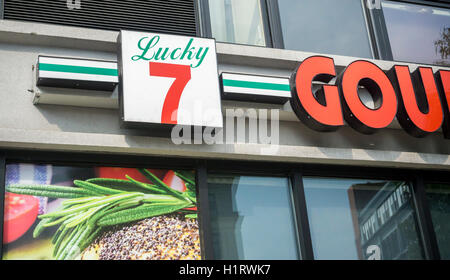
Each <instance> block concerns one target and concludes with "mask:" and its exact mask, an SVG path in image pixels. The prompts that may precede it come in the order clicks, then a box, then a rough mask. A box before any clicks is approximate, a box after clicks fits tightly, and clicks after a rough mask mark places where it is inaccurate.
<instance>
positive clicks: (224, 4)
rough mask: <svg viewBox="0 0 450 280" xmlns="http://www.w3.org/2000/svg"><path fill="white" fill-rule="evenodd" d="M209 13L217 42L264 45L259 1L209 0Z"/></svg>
mask: <svg viewBox="0 0 450 280" xmlns="http://www.w3.org/2000/svg"><path fill="white" fill-rule="evenodd" d="M209 11H210V18H211V30H212V35H213V38H216V40H217V41H220V42H229V43H239V44H249V45H258V46H265V45H266V42H265V37H264V25H263V20H262V16H261V6H260V1H259V0H245V1H242V0H209Z"/></svg>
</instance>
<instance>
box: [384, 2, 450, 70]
mask: <svg viewBox="0 0 450 280" xmlns="http://www.w3.org/2000/svg"><path fill="white" fill-rule="evenodd" d="M382 7H383V13H384V17H385V20H386V27H387V30H388V35H389V41H390V43H391V49H392V53H393V56H394V60H398V61H407V62H417V63H428V64H438V65H445V66H450V46H449V44H450V10H448V9H441V8H435V7H430V6H422V5H415V4H408V3H396V2H392V1H383V2H382Z"/></svg>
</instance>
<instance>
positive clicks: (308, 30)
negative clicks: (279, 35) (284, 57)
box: [278, 0, 372, 58]
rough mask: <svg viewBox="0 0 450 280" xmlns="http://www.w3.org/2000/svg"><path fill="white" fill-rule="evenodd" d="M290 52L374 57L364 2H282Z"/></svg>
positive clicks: (350, 0)
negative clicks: (362, 4)
mask: <svg viewBox="0 0 450 280" xmlns="http://www.w3.org/2000/svg"><path fill="white" fill-rule="evenodd" d="M278 5H279V10H280V18H281V27H282V32H283V39H284V46H285V48H286V49H291V50H299V51H308V52H317V53H323V54H337V55H348V56H355V57H364V58H371V57H372V54H371V50H370V44H369V36H368V33H367V27H366V22H365V19H364V13H363V12H364V11H363V8H362V6H361V1H360V0H339V1H336V0H279V1H278Z"/></svg>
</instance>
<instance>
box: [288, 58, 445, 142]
mask: <svg viewBox="0 0 450 280" xmlns="http://www.w3.org/2000/svg"><path fill="white" fill-rule="evenodd" d="M336 77H337V79H336V83H335V84H333V85H332V84H328V83H329V82H330V81H331V80H332V79H333V78H336ZM313 81H315V82H317V81H318V82H323V83H325V85H323V86H322V87H321V88H320V89H319V90H318V91H316V92H313V91H312V89H311V87H312V82H313ZM290 84H291V94H292V99H291V104H292V107H293V109H294V111H295V113H296V114H297V116H298V117H299V118H300V120H302V121H303V122H304V123H305V124H306V125H307V126H308V127H310V128H312V129H315V130H318V131H334V130H337V129H338V128H339V127H341V126H343V125H344V120H345V121H346V122H347V123H348V124H349V125H350V126H351V127H353V128H354V129H355V130H357V131H359V132H361V133H364V134H372V133H374V132H375V131H376V130H377V129H380V128H384V127H387V126H388V125H389V124H390V123H391V122H392V121H393V120H394V118H395V117H397V119H398V121H399V123H400V125H401V126H402V127H403V128H404V129H405V130H406V131H407V132H408V133H409V134H411V135H413V136H415V137H423V136H425V135H427V134H429V133H432V132H435V131H437V130H438V129H439V128H441V127H442V131H443V133H444V137H445V138H448V139H450V117H449V114H450V107H449V103H450V71H448V70H439V71H437V72H436V73H433V70H432V69H431V68H430V67H422V66H421V67H418V68H417V70H416V71H415V72H414V73H412V74H410V71H409V68H408V66H402V65H395V66H394V67H392V69H390V70H389V71H387V72H384V71H383V70H381V69H380V68H379V67H378V66H377V65H375V64H374V63H372V62H369V61H365V60H357V61H354V62H352V63H351V64H350V65H348V66H347V68H346V69H345V70H344V71H343V72H342V73H341V74H339V75H338V74H337V73H336V69H335V64H334V61H333V59H332V58H330V57H325V56H312V57H309V58H307V59H305V60H304V61H303V62H302V63H301V64H300V66H299V67H298V68H297V70H296V71H295V72H294V73H293V74H292V76H291V79H290ZM360 86H362V87H364V88H365V89H366V90H367V91H368V92H369V93H370V94H371V96H372V98H373V100H374V103H375V108H369V107H367V106H366V105H365V104H364V103H363V102H362V101H361V99H360V96H359V93H358V89H359V87H360Z"/></svg>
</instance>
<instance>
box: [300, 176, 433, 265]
mask: <svg viewBox="0 0 450 280" xmlns="http://www.w3.org/2000/svg"><path fill="white" fill-rule="evenodd" d="M303 183H304V187H305V195H306V204H307V209H308V215H309V222H310V227H311V237H312V241H313V249H314V256H315V258H316V259H350V260H356V259H383V260H387V259H422V258H424V253H423V249H422V243H421V241H420V239H419V234H418V227H417V221H416V213H415V210H414V209H415V208H414V207H413V202H412V197H411V188H410V187H409V186H408V184H406V183H405V182H393V181H376V180H364V179H334V178H311V177H309V178H304V181H303Z"/></svg>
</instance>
